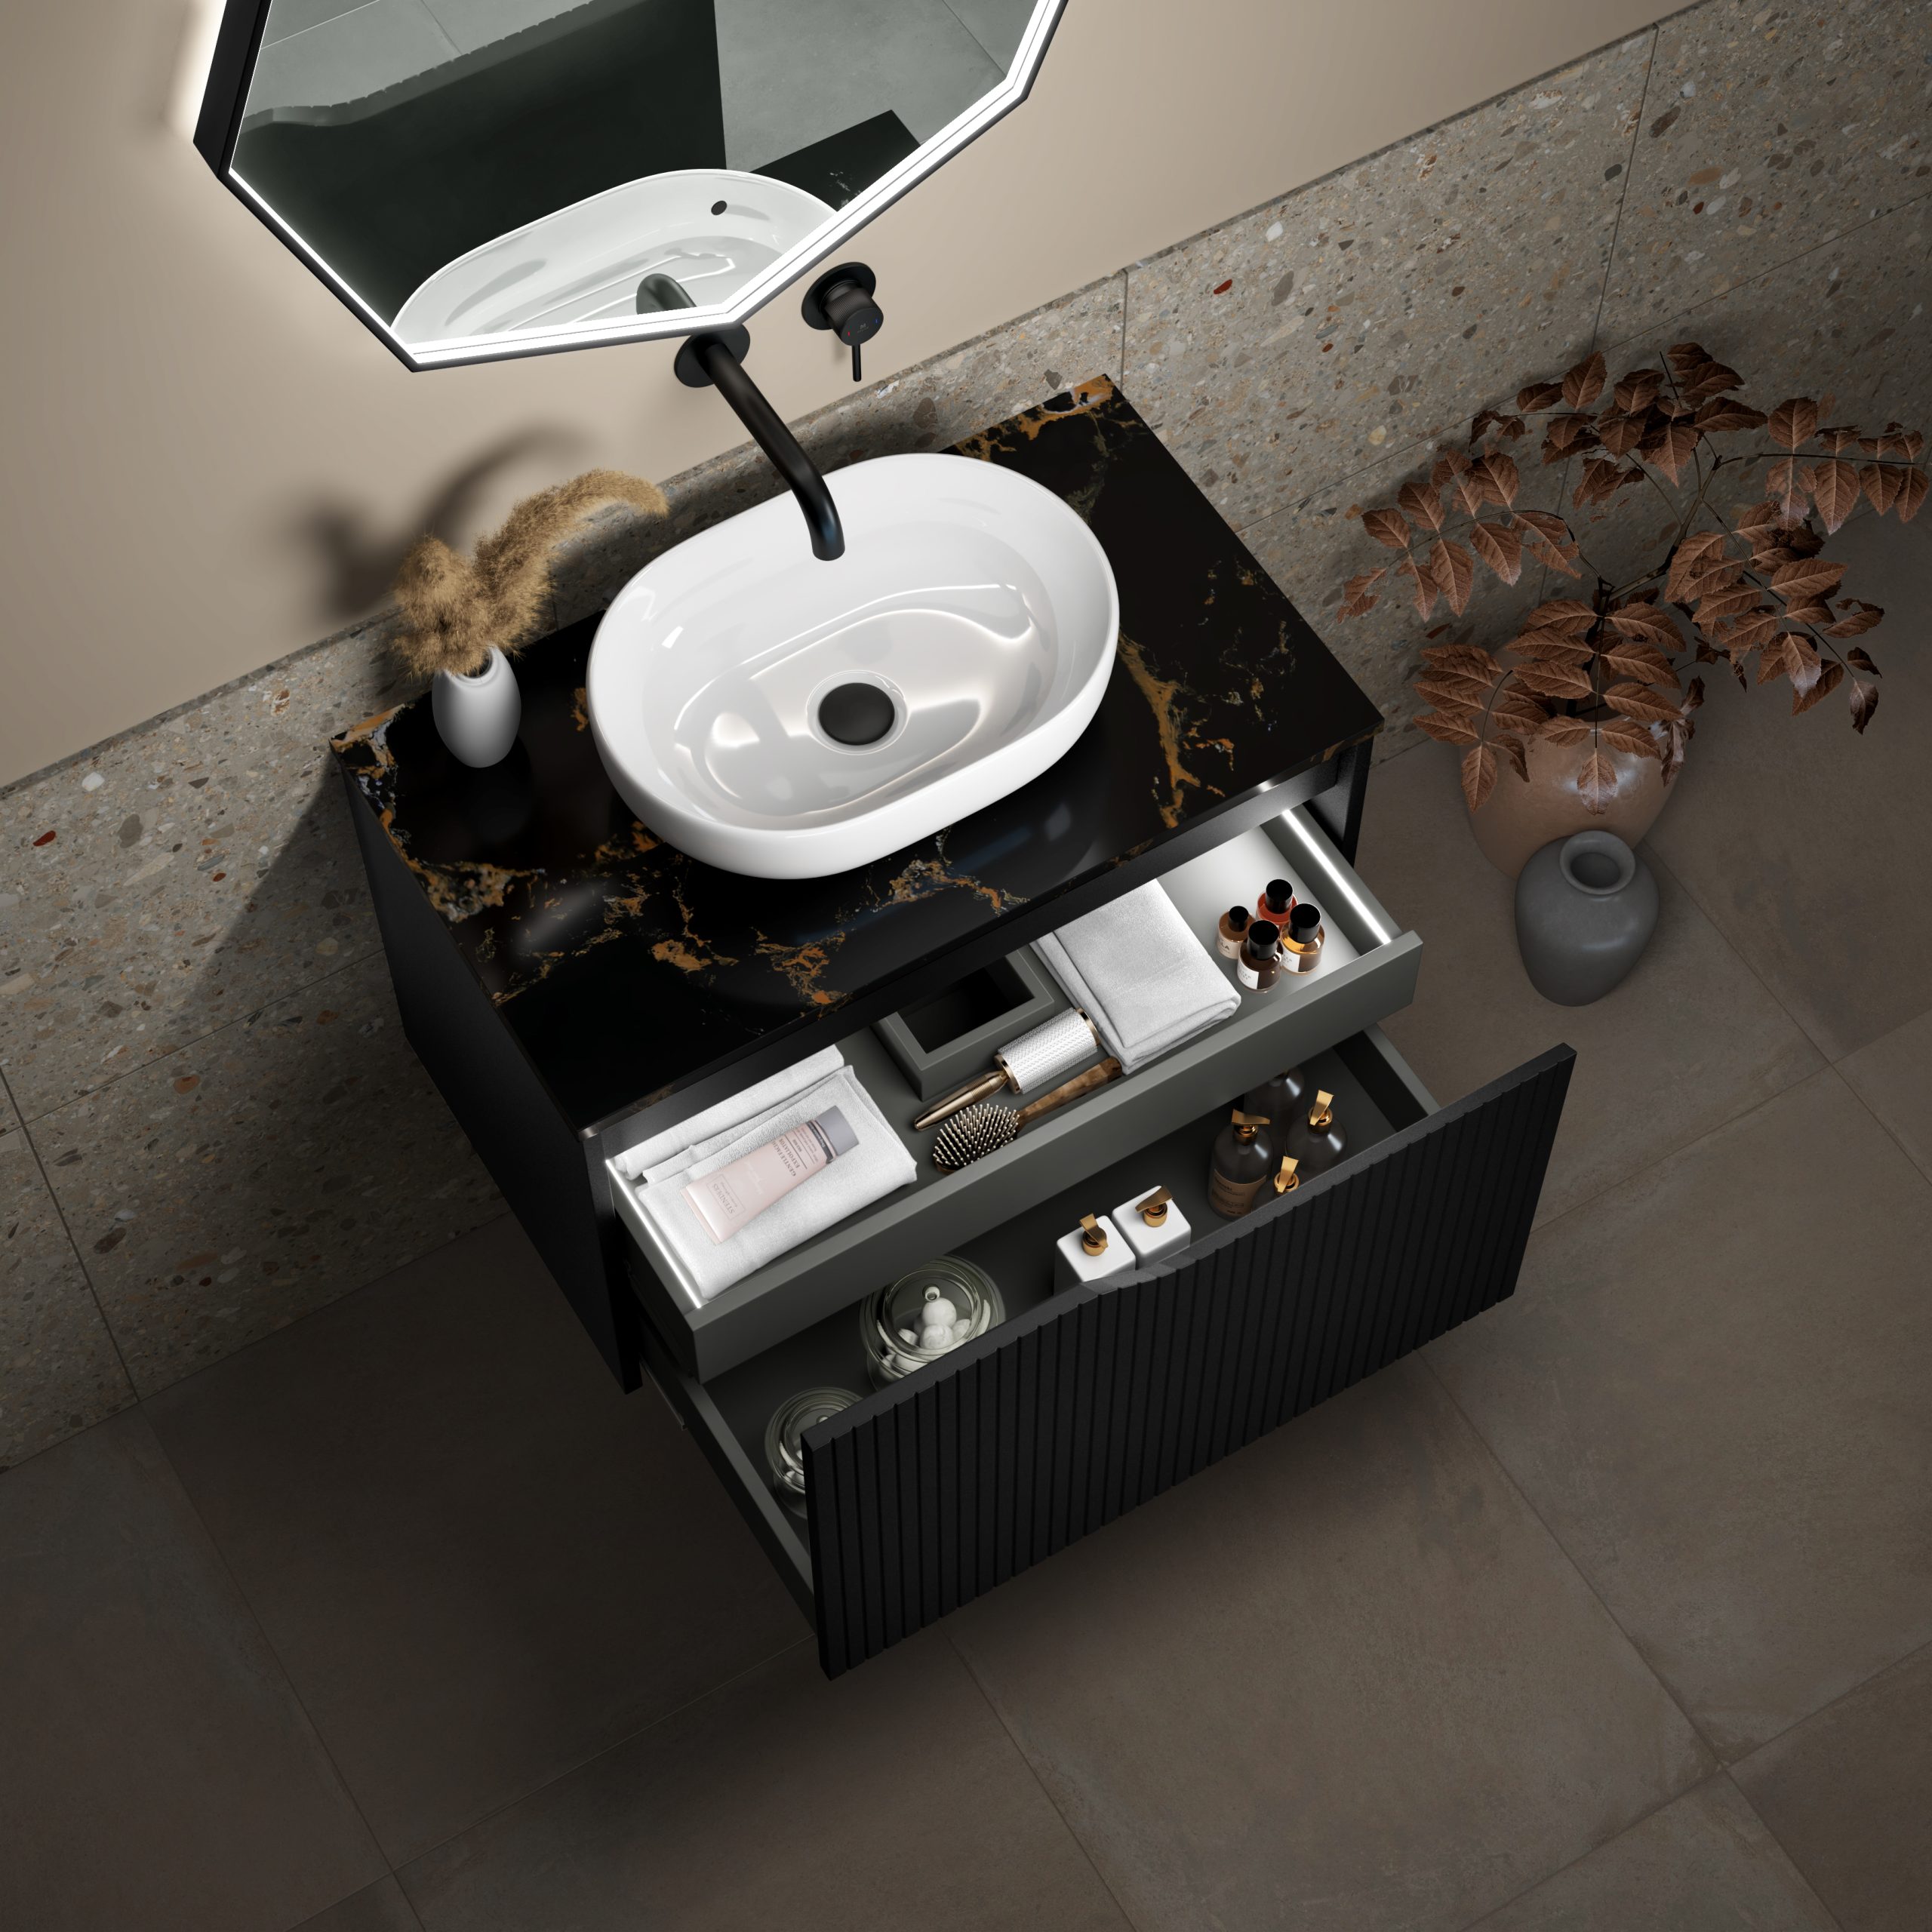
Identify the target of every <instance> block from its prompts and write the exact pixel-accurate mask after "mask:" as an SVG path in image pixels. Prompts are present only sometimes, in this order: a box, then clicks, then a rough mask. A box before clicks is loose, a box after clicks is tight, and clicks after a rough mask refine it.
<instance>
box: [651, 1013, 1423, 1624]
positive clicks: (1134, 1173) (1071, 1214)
mask: <svg viewBox="0 0 1932 1932" xmlns="http://www.w3.org/2000/svg"><path fill="white" fill-rule="evenodd" d="M1398 1066H1399V1063H1395V1062H1393V1061H1392V1050H1389V1049H1388V1048H1386V1043H1384V1042H1383V1041H1382V1039H1381V1036H1380V1034H1379V1033H1370V1034H1361V1035H1355V1036H1354V1037H1352V1038H1349V1039H1348V1040H1345V1041H1342V1042H1341V1043H1340V1044H1339V1045H1338V1046H1337V1047H1336V1048H1333V1049H1331V1050H1330V1051H1327V1052H1326V1053H1323V1054H1316V1055H1315V1056H1313V1057H1311V1058H1310V1059H1309V1060H1308V1062H1307V1063H1306V1066H1305V1067H1304V1069H1303V1070H1304V1071H1305V1072H1306V1073H1307V1074H1308V1075H1309V1078H1310V1079H1311V1080H1312V1081H1314V1082H1315V1084H1317V1085H1318V1086H1320V1087H1322V1088H1326V1089H1327V1090H1328V1091H1330V1092H1331V1093H1333V1094H1335V1096H1336V1097H1337V1114H1338V1116H1339V1117H1340V1118H1343V1119H1344V1120H1346V1121H1347V1123H1348V1128H1349V1158H1351V1159H1352V1158H1355V1156H1356V1155H1358V1154H1361V1153H1363V1152H1366V1151H1367V1149H1370V1148H1371V1147H1373V1146H1376V1145H1377V1143H1380V1142H1381V1141H1382V1140H1386V1138H1387V1137H1389V1135H1390V1134H1392V1133H1393V1132H1395V1131H1396V1130H1397V1129H1398V1128H1401V1127H1405V1126H1407V1125H1409V1124H1411V1123H1413V1122H1414V1121H1417V1120H1420V1118H1423V1115H1424V1114H1425V1113H1426V1112H1427V1111H1428V1110H1429V1105H1430V1103H1429V1099H1428V1096H1427V1095H1426V1094H1425V1093H1423V1091H1421V1089H1420V1088H1419V1087H1416V1086H1414V1085H1413V1084H1405V1082H1409V1081H1412V1076H1409V1075H1407V1070H1406V1069H1401V1072H1399V1073H1398V1072H1396V1071H1395V1068H1396V1067H1398ZM1228 1098H1229V1100H1230V1101H1231V1100H1232V1098H1233V1096H1229V1097H1228ZM1228 1112H1229V1108H1228V1106H1227V1105H1225V1104H1223V1105H1217V1106H1214V1108H1213V1109H1211V1110H1210V1111H1208V1112H1203V1113H1201V1114H1198V1115H1194V1116H1193V1117H1192V1118H1189V1119H1187V1120H1186V1121H1182V1122H1181V1123H1180V1124H1178V1125H1177V1126H1175V1127H1174V1128H1172V1129H1171V1131H1168V1133H1166V1134H1164V1135H1162V1136H1161V1137H1160V1138H1159V1139H1158V1140H1155V1141H1154V1142H1152V1143H1151V1144H1150V1145H1149V1146H1146V1147H1143V1148H1140V1149H1137V1150H1136V1151H1135V1152H1134V1153H1132V1154H1130V1155H1127V1156H1125V1157H1124V1158H1121V1159H1120V1160H1118V1161H1114V1162H1112V1163H1111V1164H1109V1165H1108V1166H1107V1167H1106V1168H1102V1169H1100V1171H1097V1172H1096V1173H1094V1174H1089V1175H1087V1176H1084V1177H1082V1178H1081V1180H1079V1181H1078V1182H1077V1183H1075V1185H1073V1186H1072V1187H1069V1188H1067V1189H1063V1190H1061V1192H1059V1193H1058V1194H1055V1195H1050V1196H1048V1198H1046V1199H1044V1200H1043V1201H1036V1202H1034V1203H1033V1204H1032V1205H1031V1206H1029V1207H1026V1208H1025V1209H1023V1210H1022V1211H1020V1213H1018V1214H1014V1215H1013V1216H1011V1217H1008V1218H1007V1219H1005V1220H1001V1221H999V1222H997V1223H995V1225H994V1226H992V1227H990V1228H988V1229H984V1230H983V1231H982V1232H980V1233H979V1234H977V1235H975V1236H974V1238H972V1239H971V1240H969V1241H964V1242H961V1243H960V1244H958V1246H957V1247H956V1248H955V1250H954V1251H955V1252H956V1253H958V1254H963V1255H964V1256H965V1257H966V1258H967V1259H968V1260H970V1261H972V1262H974V1263H977V1266H980V1267H981V1268H983V1269H985V1271H986V1273H987V1274H989V1275H991V1276H992V1278H993V1280H994V1281H996V1282H997V1283H998V1284H999V1289H1000V1294H1001V1298H1002V1300H1004V1303H1005V1306H1006V1311H1007V1319H1008V1324H1011V1323H1012V1322H1013V1321H1015V1320H1016V1319H1017V1318H1021V1317H1023V1316H1026V1315H1030V1314H1032V1312H1034V1311H1035V1310H1037V1309H1042V1308H1044V1307H1045V1306H1047V1305H1048V1303H1060V1304H1063V1305H1066V1306H1072V1304H1073V1303H1076V1302H1078V1300H1081V1299H1082V1298H1083V1297H1084V1291H1075V1292H1074V1293H1073V1294H1066V1293H1064V1292H1063V1291H1057V1289H1056V1287H1055V1284H1054V1268H1053V1244H1054V1241H1055V1240H1056V1238H1057V1237H1058V1236H1060V1235H1063V1234H1065V1233H1066V1232H1067V1231H1068V1229H1070V1228H1072V1227H1073V1226H1076V1225H1077V1224H1078V1220H1079V1218H1080V1217H1081V1215H1082V1214H1086V1213H1089V1212H1092V1211H1096V1210H1097V1211H1100V1212H1105V1211H1106V1210H1107V1209H1109V1208H1110V1207H1112V1206H1113V1204H1115V1202H1116V1201H1121V1200H1124V1199H1125V1198H1127V1197H1128V1195H1130V1194H1131V1193H1133V1192H1135V1191H1137V1190H1145V1189H1147V1188H1149V1187H1152V1186H1156V1185H1158V1186H1166V1187H1168V1188H1169V1189H1171V1191H1172V1192H1173V1194H1174V1199H1175V1201H1176V1203H1177V1205H1178V1207H1180V1211H1181V1212H1182V1213H1183V1214H1184V1215H1185V1216H1186V1217H1187V1220H1188V1222H1189V1226H1190V1227H1191V1229H1192V1232H1193V1235H1194V1238H1195V1241H1196V1242H1197V1243H1198V1242H1200V1241H1204V1240H1205V1239H1206V1238H1208V1237H1209V1236H1211V1235H1217V1234H1219V1233H1220V1232H1221V1231H1222V1230H1223V1229H1230V1228H1232V1229H1235V1230H1238V1229H1241V1228H1242V1227H1244V1226H1248V1225H1250V1223H1248V1222H1233V1223H1229V1222H1226V1221H1223V1220H1222V1219H1221V1217H1220V1216H1219V1215H1217V1214H1215V1213H1214V1211H1213V1210H1212V1209H1211V1207H1209V1206H1208V1204H1207V1161H1208V1154H1209V1150H1210V1149H1211V1147H1212V1146H1213V1144H1214V1137H1215V1136H1216V1135H1217V1134H1219V1133H1220V1131H1221V1129H1222V1128H1223V1127H1224V1126H1225V1125H1226V1124H1227V1118H1228ZM937 1252H939V1251H938V1250H937V1249H929V1250H928V1251H927V1252H926V1254H921V1256H919V1257H916V1259H918V1260H924V1259H926V1258H928V1255H930V1254H933V1253H937ZM891 1278H892V1277H891V1276H889V1275H879V1276H878V1277H875V1278H871V1279H869V1280H857V1281H854V1282H853V1284H851V1299H850V1300H849V1301H848V1303H846V1304H845V1305H844V1306H841V1308H839V1309H838V1310H837V1311H835V1312H834V1313H832V1314H831V1315H826V1316H824V1317H823V1318H821V1319H820V1320H819V1321H816V1322H814V1324H812V1325H811V1327H808V1328H806V1329H804V1330H801V1331H800V1332H799V1333H798V1334H795V1335H793V1336H791V1337H787V1338H786V1340H784V1341H783V1342H781V1343H778V1344H777V1345H776V1346H774V1347H772V1348H771V1349H767V1350H765V1351H764V1352H763V1353H761V1354H759V1355H754V1356H752V1358H750V1359H749V1361H744V1362H742V1363H740V1364H738V1365H737V1366H736V1367H733V1368H731V1369H728V1370H727V1371H725V1372H724V1374H721V1375H718V1376H715V1377H712V1378H711V1379H710V1380H708V1381H706V1382H705V1383H702V1384H700V1383H697V1382H696V1381H695V1380H693V1379H692V1378H691V1377H688V1376H685V1375H683V1374H679V1373H676V1372H675V1371H674V1370H673V1369H672V1365H671V1364H669V1363H668V1362H666V1361H653V1363H652V1364H651V1366H652V1370H653V1373H654V1375H655V1376H656V1377H657V1379H658V1380H660V1383H663V1382H666V1381H667V1379H668V1380H669V1383H672V1384H673V1385H675V1386H667V1388H666V1393H667V1395H669V1397H670V1398H671V1399H672V1402H673V1404H674V1406H675V1407H677V1408H678V1411H679V1412H680V1414H681V1415H682V1416H683V1417H684V1419H685V1421H686V1422H687V1423H688V1425H689V1426H691V1427H692V1428H693V1429H694V1430H695V1431H697V1432H698V1434H699V1436H700V1444H701V1446H704V1447H706V1453H707V1454H709V1457H710V1459H711V1460H712V1463H713V1465H714V1466H715V1467H716V1468H717V1469H718V1472H719V1473H720V1474H721V1475H724V1477H725V1478H726V1481H727V1486H728V1487H733V1488H734V1489H735V1490H737V1491H743V1490H745V1489H746V1488H749V1490H750V1491H752V1492H753V1494H751V1495H750V1496H749V1497H743V1496H741V1499H740V1500H741V1506H743V1505H744V1504H746V1503H749V1509H748V1510H747V1513H748V1515H749V1516H750V1517H751V1519H752V1526H753V1527H754V1529H755V1531H757V1533H758V1536H759V1537H760V1539H761V1540H762V1541H764V1543H766V1545H767V1547H768V1549H771V1548H774V1546H775V1547H776V1548H777V1549H780V1550H782V1552H783V1562H782V1563H781V1564H780V1568H781V1570H782V1571H784V1572H785V1573H786V1575H787V1577H788V1580H791V1581H792V1582H793V1583H794V1584H795V1583H796V1580H797V1579H798V1578H799V1577H806V1578H809V1576H810V1574H811V1563H810V1558H809V1556H808V1550H807V1538H806V1526H805V1522H804V1518H803V1517H802V1516H801V1515H795V1514H793V1513H792V1512H791V1511H790V1510H789V1509H786V1507H785V1506H783V1504H782V1503H780V1502H779V1501H778V1500H777V1498H776V1497H775V1496H774V1495H773V1494H771V1491H770V1490H769V1488H768V1484H767V1481H766V1477H765V1474H764V1429H765V1424H766V1423H767V1422H768V1420H770V1418H771V1415H772V1414H773V1413H774V1411H776V1410H777V1407H778V1406H779V1404H780V1403H781V1402H783V1401H786V1399H787V1398H789V1397H790V1396H792V1395H795V1394H797V1393H798V1391H799V1390H801V1389H811V1388H828V1387H829V1388H835V1389H851V1390H852V1391H853V1392H854V1393H856V1394H859V1395H866V1394H867V1393H869V1392H870V1391H871V1389H872V1383H871V1382H870V1380H869V1379H868V1377H867V1371H866V1358H865V1352H864V1348H863V1342H862V1340H861V1335H860V1325H859V1306H860V1302H861V1301H862V1300H863V1297H864V1296H865V1295H866V1294H869V1293H870V1292H871V1291H873V1290H875V1289H876V1288H878V1287H883V1286H884V1284H885V1283H886V1281H888V1280H890V1279H891ZM909 1415H910V1412H909ZM908 1426H910V1422H909V1425H908ZM924 1426H927V1427H928V1428H929V1429H930V1428H931V1427H933V1426H936V1424H935V1423H934V1422H933V1420H932V1419H931V1417H928V1419H927V1422H926V1423H925V1425H924ZM1060 1426H1061V1427H1062V1428H1063V1429H1064V1430H1066V1431H1067V1432H1069V1444H1070V1441H1071V1440H1072V1439H1074V1438H1081V1437H1084V1435H1085V1434H1086V1433H1087V1432H1088V1429H1090V1427H1091V1422H1090V1420H1088V1419H1084V1418H1081V1417H1076V1416H1075V1415H1073V1414H1072V1413H1070V1412H1069V1413H1068V1414H1066V1415H1065V1416H1063V1417H1061V1418H1060ZM706 1435H709V1436H710V1437H712V1438H714V1439H713V1440H712V1441H711V1442H709V1443H708V1444H707V1443H706V1441H705V1438H706ZM972 1594H974V1592H972V1591H969V1592H968V1595H972Z"/></svg>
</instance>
